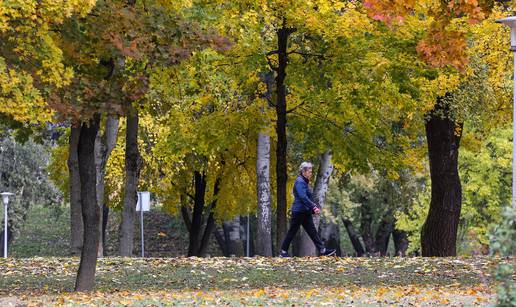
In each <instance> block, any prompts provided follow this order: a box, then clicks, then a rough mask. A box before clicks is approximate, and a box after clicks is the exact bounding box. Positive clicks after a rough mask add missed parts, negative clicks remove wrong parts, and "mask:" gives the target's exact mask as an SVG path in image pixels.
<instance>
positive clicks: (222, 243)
mask: <svg viewBox="0 0 516 307" xmlns="http://www.w3.org/2000/svg"><path fill="white" fill-rule="evenodd" d="M213 233H214V234H215V239H216V240H217V243H218V244H219V247H220V251H221V252H222V255H224V257H229V256H230V254H229V251H228V246H227V244H226V240H225V239H224V235H225V233H224V231H223V230H221V229H220V228H218V227H216V228H215V230H214V231H213Z"/></svg>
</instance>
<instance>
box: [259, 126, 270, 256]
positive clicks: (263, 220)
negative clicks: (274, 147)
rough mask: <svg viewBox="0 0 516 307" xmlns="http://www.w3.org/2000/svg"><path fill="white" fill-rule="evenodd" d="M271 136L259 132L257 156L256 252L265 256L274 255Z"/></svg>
mask: <svg viewBox="0 0 516 307" xmlns="http://www.w3.org/2000/svg"><path fill="white" fill-rule="evenodd" d="M270 147H271V143H270V136H269V135H267V134H265V133H259V134H258V144H257V157H256V176H257V184H256V190H257V195H258V197H257V198H258V208H257V219H258V238H259V240H258V241H257V242H256V243H257V246H256V254H258V255H260V256H265V257H271V256H272V210H271V189H270V180H269V172H270Z"/></svg>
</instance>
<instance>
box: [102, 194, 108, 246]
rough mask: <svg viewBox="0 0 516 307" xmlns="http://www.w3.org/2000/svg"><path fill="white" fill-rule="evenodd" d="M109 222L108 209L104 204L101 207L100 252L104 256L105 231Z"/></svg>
mask: <svg viewBox="0 0 516 307" xmlns="http://www.w3.org/2000/svg"><path fill="white" fill-rule="evenodd" d="M108 221H109V207H108V206H107V205H106V204H103V205H102V229H101V231H102V250H103V252H104V255H105V254H106V245H107V244H106V230H107V225H108Z"/></svg>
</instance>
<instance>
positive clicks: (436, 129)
mask: <svg viewBox="0 0 516 307" xmlns="http://www.w3.org/2000/svg"><path fill="white" fill-rule="evenodd" d="M425 128H426V138H427V142H428V156H429V161H430V178H431V180H432V199H431V201H430V209H429V211H428V216H427V218H426V221H425V224H424V225H423V230H422V233H421V248H422V255H423V256H424V257H432V256H438V257H446V256H456V240H457V229H458V225H459V218H460V210H461V202H462V190H461V183H460V178H459V172H458V156H459V145H460V138H461V132H462V124H457V123H455V122H454V121H453V120H452V119H450V114H449V109H448V107H447V106H445V105H444V102H443V101H442V100H439V101H438V102H437V104H436V106H435V109H434V110H433V111H432V112H431V113H430V114H429V119H428V120H427V121H426V123H425Z"/></svg>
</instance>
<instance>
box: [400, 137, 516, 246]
mask: <svg viewBox="0 0 516 307" xmlns="http://www.w3.org/2000/svg"><path fill="white" fill-rule="evenodd" d="M466 131H468V130H466ZM479 135H480V133H479V131H478V130H477V131H475V130H472V132H468V133H466V134H465V135H464V139H463V147H462V149H461V150H460V153H459V155H460V156H459V174H460V178H461V180H462V210H461V217H460V223H459V231H458V238H457V239H458V249H459V251H458V252H459V254H469V255H471V254H485V253H487V247H488V245H489V239H488V230H489V228H490V227H492V226H493V225H497V224H499V223H500V222H501V218H502V215H501V212H502V208H503V206H504V204H506V203H508V202H510V199H511V190H510V187H511V179H512V177H511V166H512V128H499V129H495V130H493V131H491V132H490V134H489V135H488V136H486V137H485V138H484V139H483V140H479V139H478V136H479ZM429 205H430V185H429V182H425V183H424V185H423V189H422V190H421V192H418V193H416V198H415V200H414V202H413V203H412V205H411V206H410V207H409V208H408V210H407V211H404V212H400V214H399V216H398V222H397V225H398V227H399V228H400V229H403V230H405V231H407V232H408V233H409V241H410V246H409V250H410V251H415V250H418V249H419V247H420V238H419V237H420V232H421V227H422V226H423V224H424V222H425V219H426V215H427V213H428V208H429Z"/></svg>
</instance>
